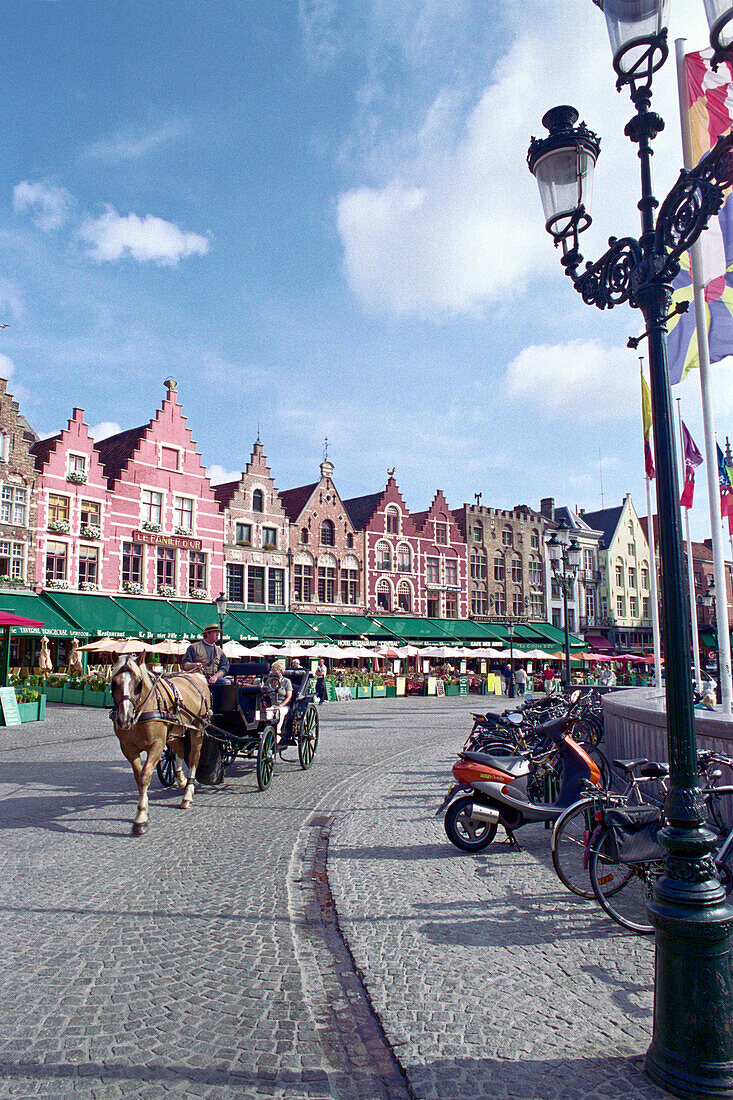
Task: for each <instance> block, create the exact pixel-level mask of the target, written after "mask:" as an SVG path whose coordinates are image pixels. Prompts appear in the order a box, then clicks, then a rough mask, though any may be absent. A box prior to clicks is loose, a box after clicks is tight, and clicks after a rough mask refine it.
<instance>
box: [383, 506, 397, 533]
mask: <svg viewBox="0 0 733 1100" xmlns="http://www.w3.org/2000/svg"><path fill="white" fill-rule="evenodd" d="M386 524H387V525H386V531H387V532H388V534H390V535H398V534H399V531H400V513H399V511H398V510H397V509H396V508H395V507H394V506H390V507H389V508H388V509H387V512H386Z"/></svg>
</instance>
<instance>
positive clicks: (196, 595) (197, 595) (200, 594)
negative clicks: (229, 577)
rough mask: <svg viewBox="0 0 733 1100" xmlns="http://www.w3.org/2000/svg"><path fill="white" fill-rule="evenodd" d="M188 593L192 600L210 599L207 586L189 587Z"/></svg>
mask: <svg viewBox="0 0 733 1100" xmlns="http://www.w3.org/2000/svg"><path fill="white" fill-rule="evenodd" d="M188 594H189V596H190V598H191V599H192V600H208V598H209V593H208V591H207V590H206V589H205V588H189V590H188Z"/></svg>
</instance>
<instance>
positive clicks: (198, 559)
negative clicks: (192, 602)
mask: <svg viewBox="0 0 733 1100" xmlns="http://www.w3.org/2000/svg"><path fill="white" fill-rule="evenodd" d="M188 587H189V589H191V588H204V589H205V588H207V587H208V585H207V581H206V554H202V553H201V551H200V550H190V551H189V553H188Z"/></svg>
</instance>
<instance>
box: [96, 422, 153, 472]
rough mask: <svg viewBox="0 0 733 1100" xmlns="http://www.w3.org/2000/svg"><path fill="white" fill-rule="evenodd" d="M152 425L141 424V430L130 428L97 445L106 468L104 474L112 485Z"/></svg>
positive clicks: (100, 458)
mask: <svg viewBox="0 0 733 1100" xmlns="http://www.w3.org/2000/svg"><path fill="white" fill-rule="evenodd" d="M149 427H150V424H149V423H148V424H141V425H140V427H139V428H128V429H127V431H124V432H118V433H117V435H109V436H107V438H106V439H102V440H100V442H99V443H96V444H95V448H96V450H97V453H98V454H99V460H100V462H101V463H102V466H103V467H104V473H105V476H106V478H107V480H108V481H109V483H110V484H112V482H113V481H117V479H118V478H119V476H120V474H121V473H122V471H123V470H124V468H125V466H126V465H127V463H128V462H129V461H130V459H131V458H132V456H133V455H134V454H135V451H136V450H137V447H138V444H139V443H140V441H141V439H143V437H144V435H145V433H146V431H147V430H148V428H149Z"/></svg>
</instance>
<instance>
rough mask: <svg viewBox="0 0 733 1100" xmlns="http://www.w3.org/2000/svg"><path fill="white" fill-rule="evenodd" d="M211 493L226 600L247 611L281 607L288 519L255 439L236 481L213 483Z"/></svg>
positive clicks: (285, 594)
mask: <svg viewBox="0 0 733 1100" xmlns="http://www.w3.org/2000/svg"><path fill="white" fill-rule="evenodd" d="M214 495H215V497H216V499H217V501H218V503H219V507H220V508H221V509H222V511H223V513H224V567H225V571H226V587H225V589H224V591H225V592H226V595H227V599H228V600H229V601H230V602H231V603H232V604H233V605H235V606H237V607H243V608H248V609H250V610H256V611H262V610H268V611H283V610H285V608H286V607H288V606H289V602H290V577H289V570H288V517H287V515H286V514H285V509H284V508H283V505H282V501H281V500H280V495H279V493H278V491H277V489H276V488H275V481H274V479H273V477H272V474H271V473H270V470H269V467H268V465H267V459H266V458H265V454H264V451H263V449H262V444H261V442H260V440H259V439H258V440H257V441H256V443H255V444H254V446H253V448H252V454H251V456H250V460H249V462H248V463H247V466H246V467H245V469H244V472H243V474H242V476H241V477H240V478H239V480H238V481H229V482H225V483H223V484H221V485H215V486H214Z"/></svg>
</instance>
